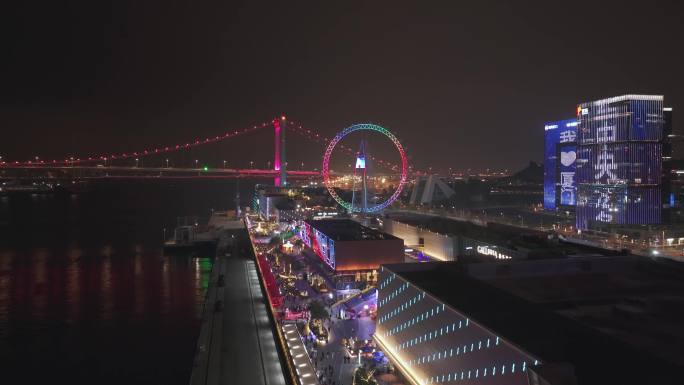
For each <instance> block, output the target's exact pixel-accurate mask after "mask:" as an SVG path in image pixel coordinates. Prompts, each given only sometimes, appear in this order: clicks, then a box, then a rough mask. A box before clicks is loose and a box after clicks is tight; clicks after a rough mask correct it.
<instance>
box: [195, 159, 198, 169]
mask: <svg viewBox="0 0 684 385" xmlns="http://www.w3.org/2000/svg"><path fill="white" fill-rule="evenodd" d="M198 163H199V160H198V159H195V168H197V164H198Z"/></svg>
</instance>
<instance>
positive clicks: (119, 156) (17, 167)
mask: <svg viewBox="0 0 684 385" xmlns="http://www.w3.org/2000/svg"><path fill="white" fill-rule="evenodd" d="M268 129H272V130H273V132H274V139H275V140H274V149H275V151H274V158H273V163H272V164H273V167H272V168H270V164H271V162H270V161H269V162H268V164H269V168H267V169H259V168H254V167H251V166H250V167H249V168H231V167H227V165H226V161H223V164H222V165H219V166H218V167H209V166H208V165H204V164H200V163H199V161H198V160H195V161H194V163H193V164H192V165H191V166H189V167H175V166H172V164H171V163H170V162H169V159H168V158H166V159H159V157H160V156H162V157H163V156H170V155H171V154H172V153H176V152H182V151H188V150H191V149H194V148H198V147H208V146H209V145H211V144H215V143H219V142H224V141H227V140H229V139H231V138H234V137H237V136H241V135H244V134H248V133H251V132H254V131H261V130H268ZM287 131H290V132H293V133H295V134H298V135H300V136H303V137H305V138H307V139H309V140H311V141H313V142H316V143H319V144H320V145H322V146H327V144H328V142H329V141H330V140H331V138H328V137H326V136H323V135H321V134H319V133H317V132H315V131H313V130H310V129H307V128H304V127H302V125H301V124H297V123H295V122H292V121H288V119H287V118H286V117H285V116H281V117H278V118H276V119H273V120H271V121H270V122H263V123H260V124H257V125H253V126H250V127H246V128H243V129H241V130H233V131H227V132H224V133H223V134H220V135H216V136H211V137H206V138H196V139H194V140H193V141H189V142H185V143H178V144H174V145H163V146H156V147H150V148H146V149H138V150H133V151H126V152H119V153H109V154H91V155H82V156H69V157H66V158H64V159H52V160H46V159H41V158H40V157H36V158H34V159H32V160H27V161H18V160H15V161H9V160H5V159H2V158H0V170H2V174H1V175H0V178H12V179H17V178H18V179H21V178H32V179H35V178H38V177H40V178H54V179H60V178H79V179H102V178H111V179H114V178H122V179H135V178H169V179H173V178H205V179H217V178H235V177H273V178H274V180H275V184H276V185H286V184H287V179H288V178H312V177H319V176H320V175H321V173H320V172H319V171H318V170H314V171H307V170H288V169H287V160H286V151H285V149H286V146H285V143H286V142H285V138H286V132H287ZM338 148H340V149H341V150H342V151H344V152H346V153H348V154H350V155H355V151H354V150H353V149H352V148H350V147H348V146H344V145H341V144H340V145H338ZM152 157H154V158H155V159H157V161H156V164H161V166H158V167H143V165H144V163H145V160H146V159H147V158H152ZM371 159H372V160H373V161H374V162H375V163H376V164H377V165H379V166H381V167H383V168H385V169H387V170H390V171H399V170H401V168H400V165H396V164H392V163H389V162H385V161H383V160H381V159H376V158H375V157H372V158H371ZM133 162H135V163H134V164H133ZM250 163H252V166H253V162H250Z"/></svg>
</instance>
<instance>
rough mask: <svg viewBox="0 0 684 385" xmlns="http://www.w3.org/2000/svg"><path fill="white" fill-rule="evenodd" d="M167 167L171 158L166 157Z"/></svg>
mask: <svg viewBox="0 0 684 385" xmlns="http://www.w3.org/2000/svg"><path fill="white" fill-rule="evenodd" d="M166 168H169V158H166Z"/></svg>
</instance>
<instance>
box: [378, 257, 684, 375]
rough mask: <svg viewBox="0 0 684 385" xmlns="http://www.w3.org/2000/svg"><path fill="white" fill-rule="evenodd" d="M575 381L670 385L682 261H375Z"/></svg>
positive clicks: (683, 319) (683, 299) (682, 305)
mask: <svg viewBox="0 0 684 385" xmlns="http://www.w3.org/2000/svg"><path fill="white" fill-rule="evenodd" d="M385 267H386V268H389V269H390V270H391V271H393V272H395V273H396V274H398V275H400V276H402V277H404V278H405V279H407V280H408V281H410V282H412V283H414V284H415V285H416V286H419V287H421V288H422V289H423V290H425V291H427V292H429V293H431V294H432V295H434V296H435V297H437V298H440V299H441V300H442V301H444V302H445V303H447V304H448V305H450V306H452V307H454V308H455V309H457V310H459V311H461V312H463V313H465V314H467V315H468V316H469V317H471V318H472V319H473V320H474V321H476V322H478V323H479V324H481V325H483V326H485V327H487V328H489V329H490V330H492V331H493V332H495V333H497V334H499V335H500V336H501V337H502V338H504V339H506V340H508V341H510V342H512V343H514V344H516V345H517V346H519V347H520V348H522V349H524V350H526V351H528V352H530V353H531V354H533V355H535V356H538V357H540V358H542V362H543V363H549V364H551V363H570V364H572V365H573V367H574V370H575V375H576V377H577V380H578V383H579V384H583V385H584V384H606V383H611V384H644V383H648V384H671V383H675V382H676V381H675V379H676V378H678V376H679V375H680V373H681V371H682V370H683V369H684V349H682V348H681V346H682V342H684V330H682V328H681V325H682V324H684V266H681V265H677V264H673V263H671V262H667V261H663V262H660V261H652V260H648V259H645V258H637V257H599V258H596V257H594V258H571V259H554V260H538V261H510V262H506V263H501V262H498V263H478V264H463V263H421V264H404V265H385Z"/></svg>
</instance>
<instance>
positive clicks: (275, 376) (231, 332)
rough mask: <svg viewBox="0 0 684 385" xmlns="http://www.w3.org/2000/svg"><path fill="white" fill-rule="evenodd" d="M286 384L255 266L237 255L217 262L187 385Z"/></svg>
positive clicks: (221, 257)
mask: <svg viewBox="0 0 684 385" xmlns="http://www.w3.org/2000/svg"><path fill="white" fill-rule="evenodd" d="M236 249H237V248H234V250H236ZM236 251H237V250H236ZM221 274H222V275H223V276H224V286H219V285H218V283H219V282H218V281H219V275H221ZM217 300H220V301H222V310H220V311H216V309H215V303H216V301H217ZM285 383H286V382H285V379H284V377H283V371H282V367H281V364H280V360H279V357H278V351H277V350H276V345H275V339H274V335H273V329H272V327H271V323H270V320H269V317H268V313H267V309H266V304H265V301H264V298H263V295H262V292H261V287H260V285H259V278H258V276H257V271H256V266H255V263H254V261H252V260H251V259H248V258H247V256H242V255H236V254H235V253H233V255H231V256H220V257H217V259H216V265H215V266H214V269H213V271H212V278H211V283H210V289H209V293H208V295H207V303H206V306H205V314H204V318H203V323H202V329H201V332H200V337H199V341H198V347H197V354H196V357H195V367H194V368H193V373H192V377H191V380H190V384H191V385H225V384H255V385H259V384H263V385H281V384H283V385H284V384H285Z"/></svg>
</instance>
